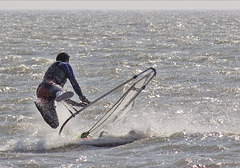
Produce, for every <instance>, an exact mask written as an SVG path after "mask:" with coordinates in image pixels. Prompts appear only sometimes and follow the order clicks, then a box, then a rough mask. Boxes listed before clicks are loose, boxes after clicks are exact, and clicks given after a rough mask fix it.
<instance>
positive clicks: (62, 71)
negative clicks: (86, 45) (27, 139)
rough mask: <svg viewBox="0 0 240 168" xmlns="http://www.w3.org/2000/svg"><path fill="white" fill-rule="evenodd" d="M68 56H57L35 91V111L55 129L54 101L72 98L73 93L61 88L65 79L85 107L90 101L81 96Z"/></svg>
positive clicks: (57, 123) (62, 54)
mask: <svg viewBox="0 0 240 168" xmlns="http://www.w3.org/2000/svg"><path fill="white" fill-rule="evenodd" d="M69 59H70V56H69V55H68V54H67V53H64V52H62V53H60V54H58V55H57V58H56V62H54V63H53V64H52V65H51V66H50V67H49V68H48V70H47V71H46V73H45V75H44V78H43V81H42V83H41V84H40V85H39V87H38V89H37V97H38V98H39V99H40V101H38V102H35V105H36V107H37V109H38V110H39V111H40V113H41V115H42V117H43V118H44V120H45V121H46V122H47V123H48V124H49V125H50V126H51V127H52V128H57V127H58V125H59V121H58V116H57V113H56V109H55V104H54V101H55V100H56V101H58V102H59V101H62V100H66V99H69V98H71V97H72V96H73V92H67V91H64V89H63V86H64V85H65V83H66V82H67V79H69V81H70V82H71V84H72V87H73V89H74V91H75V93H76V94H77V95H78V96H79V99H80V100H81V101H82V102H83V104H85V105H87V104H89V103H90V101H89V100H88V99H87V98H86V97H85V96H84V95H83V93H82V91H81V88H80V86H79V84H78V82H77V80H76V78H75V76H74V73H73V70H72V67H71V65H70V64H69Z"/></svg>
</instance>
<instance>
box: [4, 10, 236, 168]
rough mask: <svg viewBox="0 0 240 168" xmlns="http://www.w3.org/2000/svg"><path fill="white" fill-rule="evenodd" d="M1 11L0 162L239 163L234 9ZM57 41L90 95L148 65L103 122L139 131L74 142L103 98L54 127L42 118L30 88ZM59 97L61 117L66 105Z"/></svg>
mask: <svg viewBox="0 0 240 168" xmlns="http://www.w3.org/2000/svg"><path fill="white" fill-rule="evenodd" d="M0 13H1V15H0V23H1V29H0V49H1V57H0V64H1V65H0V78H1V81H0V102H1V103H0V135H1V142H0V167H51V168H52V167H96V168H97V167H98V168H100V167H136V168H138V167H156V168H157V167H240V147H239V146H240V130H239V128H240V114H239V112H240V103H239V101H240V88H239V83H240V77H239V75H240V68H239V61H240V58H239V54H240V47H239V44H240V33H239V32H240V11H91V10H86V11H84V10H82V11H44V10H42V11H7V10H2V11H0ZM61 51H64V52H67V53H68V54H69V55H70V56H71V58H70V64H71V65H72V67H73V70H74V73H75V76H76V79H77V81H78V82H79V84H80V86H81V89H82V91H83V93H84V95H85V96H86V97H87V98H88V99H90V100H91V101H93V100H95V99H96V98H98V97H99V96H101V95H102V94H104V93H106V92H107V91H109V90H110V89H112V88H114V87H115V86H116V85H118V84H120V83H121V82H124V81H125V80H127V79H129V78H131V77H132V76H133V75H135V74H137V73H139V72H140V71H142V70H144V69H146V68H148V67H154V68H156V70H157V76H156V77H155V78H154V80H153V81H152V82H151V83H150V84H149V85H148V86H147V88H146V90H145V91H144V92H143V93H141V94H140V96H139V97H138V98H137V99H136V101H135V103H134V107H133V108H132V110H131V112H130V113H129V115H128V116H126V118H125V119H124V122H122V123H121V122H120V123H118V124H117V125H115V126H113V127H112V128H111V129H109V130H108V133H111V134H113V136H124V135H126V134H127V133H128V132H129V131H131V130H134V131H136V132H141V133H142V134H144V135H145V137H144V138H142V139H140V140H137V141H135V142H133V143H129V144H125V145H121V146H115V147H94V146H84V145H77V143H76V142H75V139H76V138H77V135H78V134H79V133H80V132H82V131H86V130H88V129H89V125H91V124H92V123H94V122H95V121H96V120H97V119H99V118H100V117H101V115H102V114H103V113H104V109H105V107H104V104H103V106H100V107H96V108H95V109H94V108H93V109H92V110H91V111H88V112H85V113H83V114H81V116H78V117H76V118H75V119H73V120H72V121H70V122H69V125H68V127H66V129H65V130H64V133H63V135H61V136H59V135H58V131H59V129H52V128H50V127H49V126H48V125H47V124H46V123H45V122H44V120H43V119H42V117H41V115H40V113H39V112H38V110H37V109H36V107H35V106H34V101H36V100H37V98H36V89H37V87H38V85H39V83H40V82H41V80H42V78H43V75H44V72H45V71H46V69H47V68H48V66H50V65H51V64H52V63H53V62H54V61H55V58H56V55H57V54H58V53H59V52H61ZM65 88H66V89H68V90H70V91H73V89H72V87H71V84H70V83H69V82H68V83H67V84H66V86H65ZM74 99H75V100H78V97H77V96H75V97H74ZM57 106H58V108H59V111H60V114H59V118H60V121H61V122H63V121H64V120H65V119H66V118H67V116H69V114H68V112H66V111H64V110H62V108H61V105H57ZM73 142H74V143H73ZM72 144H74V145H72Z"/></svg>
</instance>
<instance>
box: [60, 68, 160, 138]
mask: <svg viewBox="0 0 240 168" xmlns="http://www.w3.org/2000/svg"><path fill="white" fill-rule="evenodd" d="M149 70H152V71H153V72H154V75H153V76H152V77H151V78H150V80H152V78H153V77H154V76H155V75H156V70H155V69H154V68H152V67H150V68H147V69H146V70H144V71H142V72H140V73H139V74H137V75H134V76H133V77H132V78H130V79H128V80H127V81H125V82H123V83H121V84H120V85H118V86H117V87H115V88H113V89H112V90H110V91H109V92H107V93H105V94H104V95H102V96H100V97H99V98H97V99H95V100H94V101H92V102H91V103H90V104H88V105H86V106H85V107H83V108H82V109H80V110H77V111H76V112H75V113H73V114H72V115H71V116H70V117H68V118H67V119H66V121H65V122H64V123H63V124H62V126H61V128H60V130H59V135H61V132H62V130H63V128H64V127H65V125H66V124H67V123H68V122H69V120H71V119H72V118H73V117H75V115H77V114H79V113H80V112H82V111H83V110H85V109H86V108H88V107H89V106H92V105H93V104H95V103H96V102H98V101H99V100H100V99H102V98H104V97H106V96H107V95H109V94H110V93H112V92H114V91H115V90H117V89H118V88H120V87H122V86H124V85H126V84H127V83H129V82H131V81H132V80H134V79H136V78H137V77H138V76H140V75H142V74H144V73H145V72H147V71H149ZM149 82H150V81H147V83H146V84H148V83H149ZM146 84H145V85H146Z"/></svg>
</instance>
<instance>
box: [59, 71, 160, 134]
mask: <svg viewBox="0 0 240 168" xmlns="http://www.w3.org/2000/svg"><path fill="white" fill-rule="evenodd" d="M154 76H156V70H155V69H154V68H152V67H150V68H148V69H146V70H144V71H142V72H141V73H139V74H137V75H134V76H133V77H132V78H131V79H129V80H127V81H125V82H123V83H122V84H120V85H119V86H117V87H115V88H114V89H112V90H110V91H109V92H107V93H106V94H104V95H102V96H101V97H99V98H98V99H96V100H94V101H93V102H92V103H90V104H88V105H87V106H85V107H83V108H82V109H80V110H75V109H74V108H73V109H74V110H75V113H72V115H71V116H70V117H69V118H68V119H67V120H66V121H65V122H64V123H63V125H62V126H61V128H60V131H59V134H61V132H62V130H63V128H64V127H65V125H66V124H67V123H68V121H69V120H71V119H72V118H73V117H74V116H75V115H77V114H79V113H80V112H82V111H83V110H85V109H87V108H88V107H89V106H92V105H93V104H95V103H96V102H98V101H99V100H101V99H103V98H104V97H106V96H107V95H109V94H110V93H112V92H113V91H115V90H117V89H119V88H120V87H123V86H125V85H127V84H130V83H131V85H130V87H129V88H128V89H127V90H126V91H125V92H124V93H123V94H122V96H120V98H119V99H118V100H117V101H116V102H115V103H114V104H113V105H112V107H111V108H110V109H109V110H108V111H107V112H106V113H105V114H104V115H103V116H102V118H101V119H100V120H98V121H97V122H96V123H95V124H94V125H93V126H92V127H91V128H90V129H89V130H88V131H86V132H83V133H82V134H81V136H80V137H81V138H86V137H88V136H89V135H91V134H92V135H93V134H96V133H99V132H101V131H102V129H103V128H104V127H106V126H107V125H109V124H110V123H113V122H116V121H118V120H120V119H121V118H122V117H123V116H125V115H126V114H127V113H128V112H129V110H130V107H131V105H132V104H133V102H134V100H135V99H136V97H137V96H138V95H139V94H140V93H141V91H142V90H144V89H145V87H146V85H147V84H148V83H149V82H150V81H151V80H152V79H153V77H154ZM71 111H72V110H71Z"/></svg>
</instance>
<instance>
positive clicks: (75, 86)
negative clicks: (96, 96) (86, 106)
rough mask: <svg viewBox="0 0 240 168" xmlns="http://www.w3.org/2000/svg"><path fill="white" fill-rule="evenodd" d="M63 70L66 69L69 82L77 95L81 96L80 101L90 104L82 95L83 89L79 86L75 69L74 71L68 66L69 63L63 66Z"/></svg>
mask: <svg viewBox="0 0 240 168" xmlns="http://www.w3.org/2000/svg"><path fill="white" fill-rule="evenodd" d="M63 68H64V71H65V72H66V74H67V78H68V79H69V81H70V82H71V84H72V87H73V89H74V91H75V93H76V94H77V95H78V96H79V99H80V100H81V101H83V102H87V103H89V100H88V99H87V98H86V97H85V96H84V95H83V93H82V90H81V88H80V86H79V84H78V82H77V80H76V78H75V75H74V73H73V69H72V67H71V65H70V64H68V63H65V64H63Z"/></svg>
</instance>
